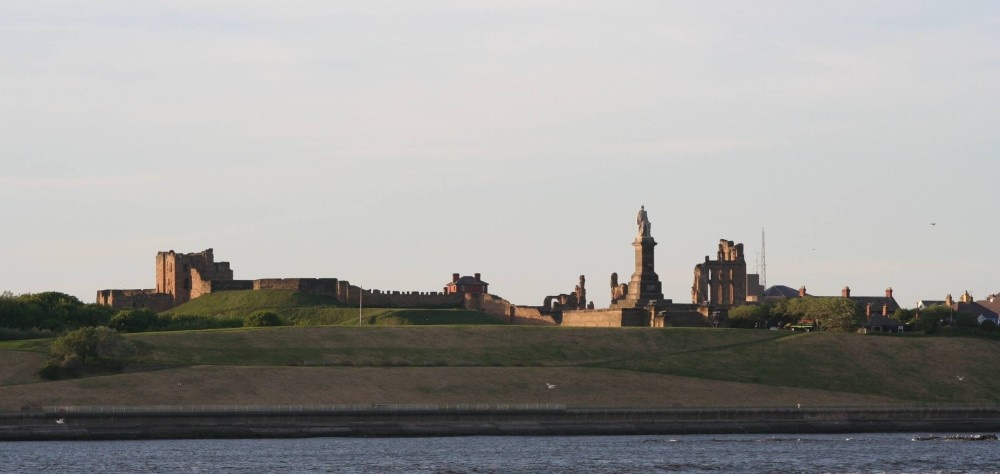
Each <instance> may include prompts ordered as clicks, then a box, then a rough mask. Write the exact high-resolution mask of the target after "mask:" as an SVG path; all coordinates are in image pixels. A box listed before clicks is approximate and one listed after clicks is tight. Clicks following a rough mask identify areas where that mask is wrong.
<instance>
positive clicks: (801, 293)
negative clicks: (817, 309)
mask: <svg viewBox="0 0 1000 474" xmlns="http://www.w3.org/2000/svg"><path fill="white" fill-rule="evenodd" d="M805 297H806V287H805V286H800V287H799V298H805Z"/></svg>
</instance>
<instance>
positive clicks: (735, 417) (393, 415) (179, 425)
mask: <svg viewBox="0 0 1000 474" xmlns="http://www.w3.org/2000/svg"><path fill="white" fill-rule="evenodd" d="M998 431H1000V407H998V406H997V405H980V406H967V407H962V406H903V407H809V408H805V407H804V408H774V407H761V408H664V409H639V408H636V409H613V408H609V409H604V408H566V407H564V406H558V405H519V406H503V405H501V406H497V405H455V406H445V407H441V406H428V405H422V406H404V405H353V406H283V407H273V406H267V407H254V406H248V407H236V406H232V407H224V406H205V407H199V406H185V407H46V408H44V409H43V410H41V411H22V412H7V413H0V441H56V440H81V441H82V440H133V439H207V438H306V437H431V436H434V437H437V436H570V435H581V436H582V435H683V434H778V433H785V434H823V433H862V432H914V433H942V432H947V433H952V432H956V433H957V432H961V433H970V432H982V433H995V432H998Z"/></svg>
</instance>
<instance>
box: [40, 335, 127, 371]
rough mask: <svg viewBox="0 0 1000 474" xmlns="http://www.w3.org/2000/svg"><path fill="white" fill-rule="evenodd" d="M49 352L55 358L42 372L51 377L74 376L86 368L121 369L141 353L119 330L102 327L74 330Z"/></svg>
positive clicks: (44, 366) (56, 343)
mask: <svg viewBox="0 0 1000 474" xmlns="http://www.w3.org/2000/svg"><path fill="white" fill-rule="evenodd" d="M49 351H50V353H51V354H52V359H51V360H49V361H48V362H46V363H45V364H44V365H43V366H42V368H41V370H40V371H39V372H40V373H41V375H42V376H44V377H48V378H56V377H58V376H59V375H62V374H68V375H75V374H76V373H78V372H79V371H80V370H84V369H87V368H91V369H98V370H120V369H121V368H122V367H123V366H124V365H125V363H126V362H128V361H129V360H132V359H134V358H135V357H136V355H137V352H138V351H137V350H136V346H135V345H134V344H132V343H131V342H130V341H128V340H127V339H125V338H124V337H122V335H121V334H119V333H118V331H115V330H114V329H111V328H107V327H103V326H102V327H85V328H80V329H77V330H75V331H71V332H69V333H67V334H66V335H64V336H62V337H60V338H57V339H56V340H55V341H53V342H52V345H51V346H50V348H49Z"/></svg>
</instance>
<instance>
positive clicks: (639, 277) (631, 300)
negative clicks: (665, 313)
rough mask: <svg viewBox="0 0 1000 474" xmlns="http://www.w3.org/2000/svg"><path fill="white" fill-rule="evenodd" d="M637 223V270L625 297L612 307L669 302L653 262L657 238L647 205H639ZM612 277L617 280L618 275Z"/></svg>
mask: <svg viewBox="0 0 1000 474" xmlns="http://www.w3.org/2000/svg"><path fill="white" fill-rule="evenodd" d="M635 223H636V226H637V227H638V231H637V233H636V236H635V241H633V242H632V246H633V247H635V272H633V273H632V279H631V280H630V281H629V283H628V290H627V291H628V292H627V293H626V294H625V295H624V298H621V299H617V300H616V301H614V302H613V303H612V305H611V307H612V308H641V307H646V306H647V305H649V304H650V303H653V304H657V303H669V301H666V300H664V299H663V285H662V284H661V283H660V277H659V276H657V275H656V271H655V267H654V263H653V247H656V240H654V239H653V235H652V225H651V224H650V222H649V216H648V215H647V214H646V206H639V213H638V215H636V218H635ZM612 278H613V280H617V275H614V276H613V277H612ZM615 283H617V281H613V282H612V285H613V286H614V284H615ZM623 289H624V288H623Z"/></svg>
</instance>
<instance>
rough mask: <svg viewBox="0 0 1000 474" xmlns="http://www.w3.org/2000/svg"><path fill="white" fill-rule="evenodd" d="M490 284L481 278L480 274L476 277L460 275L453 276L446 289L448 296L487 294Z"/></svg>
mask: <svg viewBox="0 0 1000 474" xmlns="http://www.w3.org/2000/svg"><path fill="white" fill-rule="evenodd" d="M489 286H490V284H489V283H486V282H485V281H483V280H482V278H480V275H479V274H478V273H476V274H475V276H459V274H458V273H452V274H451V281H450V282H448V286H445V287H444V293H445V294H446V295H453V294H456V293H464V294H471V295H478V294H487V293H489V291H487V290H488V288H489Z"/></svg>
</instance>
